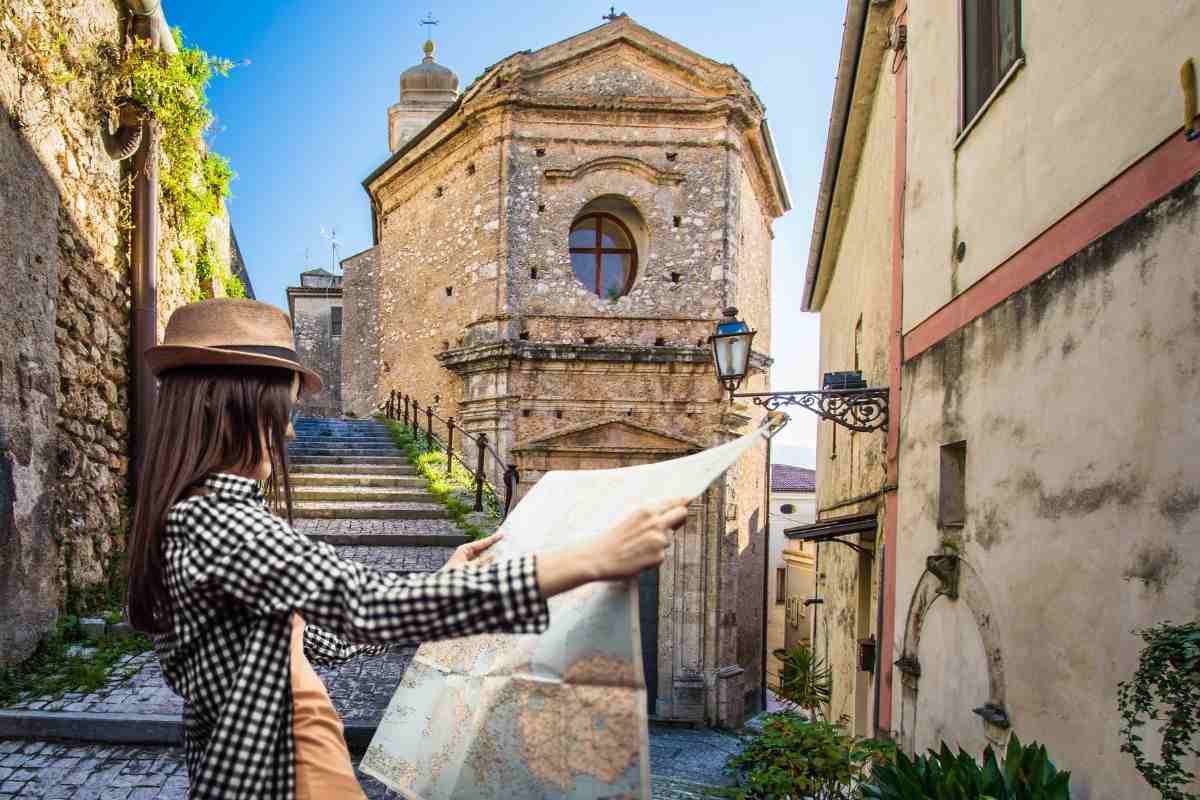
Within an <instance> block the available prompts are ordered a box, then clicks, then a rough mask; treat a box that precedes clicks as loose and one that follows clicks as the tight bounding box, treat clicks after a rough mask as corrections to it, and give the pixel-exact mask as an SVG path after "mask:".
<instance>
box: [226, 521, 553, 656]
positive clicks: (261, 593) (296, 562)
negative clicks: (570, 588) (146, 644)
mask: <svg viewBox="0 0 1200 800" xmlns="http://www.w3.org/2000/svg"><path fill="white" fill-rule="evenodd" d="M234 519H236V523H235V522H234ZM225 522H226V524H227V525H231V526H233V527H234V528H239V529H241V530H240V531H238V534H239V535H237V536H236V537H233V538H231V539H227V540H226V541H225V544H224V546H221V547H217V548H214V549H213V551H212V552H211V557H210V558H207V559H206V561H207V568H205V569H204V571H205V572H206V573H207V575H206V576H205V577H206V578H207V581H208V582H209V583H210V584H211V585H213V586H214V587H216V588H217V589H218V590H219V591H221V592H223V593H225V594H227V595H229V596H231V597H232V598H234V599H236V600H237V601H238V602H240V603H242V604H243V605H245V606H247V607H249V608H251V609H253V610H255V611H257V612H259V613H263V614H273V613H282V612H291V611H298V612H299V613H300V615H301V616H302V617H304V619H305V621H306V622H310V623H312V624H314V625H317V626H320V627H322V628H324V629H325V630H326V631H328V632H329V633H331V634H333V635H334V636H336V637H339V638H342V639H345V640H346V641H347V642H350V643H354V644H366V645H387V644H400V643H419V642H422V641H429V640H435V639H447V638H452V637H456V636H469V635H471V634H477V633H489V632H490V633H541V632H542V631H543V630H545V629H546V626H547V625H548V624H549V622H550V612H549V609H548V608H547V606H546V601H545V598H543V597H542V594H541V590H540V589H539V588H538V583H537V562H536V557H535V556H533V555H525V556H521V557H519V558H514V559H511V560H506V561H496V562H492V563H491V564H488V565H486V566H483V567H476V566H470V565H468V566H465V567H463V568H460V569H451V570H442V571H440V572H433V573H413V574H410V575H400V574H392V573H383V572H377V571H375V570H372V569H369V568H368V567H366V566H364V565H363V564H360V563H358V562H355V561H348V560H345V559H342V558H340V557H339V556H338V555H337V551H335V550H334V549H333V548H332V547H330V546H329V545H328V544H325V543H323V542H313V541H311V540H310V539H308V538H307V537H305V536H302V535H300V534H298V533H296V532H295V531H293V530H292V528H291V527H290V526H289V525H288V524H287V523H286V522H284V521H283V520H281V519H280V518H278V517H276V516H274V515H273V514H271V513H270V512H269V511H267V510H266V508H264V507H262V506H261V505H260V504H252V503H246V504H245V505H244V506H242V507H241V508H239V509H238V510H237V511H236V512H235V513H234V515H233V519H226V520H225ZM222 538H224V537H222Z"/></svg>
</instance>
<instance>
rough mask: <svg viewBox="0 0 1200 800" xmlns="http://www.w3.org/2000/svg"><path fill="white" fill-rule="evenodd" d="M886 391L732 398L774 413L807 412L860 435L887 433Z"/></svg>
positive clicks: (848, 390)
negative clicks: (793, 408)
mask: <svg viewBox="0 0 1200 800" xmlns="http://www.w3.org/2000/svg"><path fill="white" fill-rule="evenodd" d="M888 392H889V390H888V389H886V388H868V389H836V390H814V391H809V392H754V393H749V394H739V395H735V397H738V398H749V399H751V400H752V401H753V402H754V405H756V406H762V407H763V408H765V409H767V410H768V411H774V410H775V409H777V408H779V407H780V406H800V407H801V408H807V409H808V410H809V411H811V412H813V413H814V414H816V415H817V416H818V417H821V418H822V419H827V420H830V421H831V422H835V423H837V424H838V425H841V426H842V427H844V428H849V429H850V430H852V431H859V432H860V433H869V432H870V431H874V430H880V429H882V430H887V426H888Z"/></svg>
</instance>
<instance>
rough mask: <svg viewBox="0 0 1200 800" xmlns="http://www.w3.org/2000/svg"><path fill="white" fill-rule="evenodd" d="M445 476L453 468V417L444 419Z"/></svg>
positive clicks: (447, 475) (448, 475) (448, 474)
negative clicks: (445, 431)
mask: <svg viewBox="0 0 1200 800" xmlns="http://www.w3.org/2000/svg"><path fill="white" fill-rule="evenodd" d="M446 429H447V431H448V433H447V434H446V477H447V478H449V477H450V473H451V472H452V471H453V470H454V417H451V418H450V419H448V420H446Z"/></svg>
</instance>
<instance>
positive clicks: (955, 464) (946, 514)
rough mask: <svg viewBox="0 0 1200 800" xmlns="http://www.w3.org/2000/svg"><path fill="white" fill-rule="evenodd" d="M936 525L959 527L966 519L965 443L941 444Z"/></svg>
mask: <svg viewBox="0 0 1200 800" xmlns="http://www.w3.org/2000/svg"><path fill="white" fill-rule="evenodd" d="M941 470H942V474H941V479H940V481H939V487H938V525H940V526H941V527H943V528H961V527H962V526H963V524H964V523H965V522H966V519H967V443H966V442H955V443H954V444H947V445H942V459H941Z"/></svg>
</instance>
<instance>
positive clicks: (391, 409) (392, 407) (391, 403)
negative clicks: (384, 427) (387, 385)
mask: <svg viewBox="0 0 1200 800" xmlns="http://www.w3.org/2000/svg"><path fill="white" fill-rule="evenodd" d="M395 418H396V390H395V389H392V394H391V397H390V399H389V400H388V419H395Z"/></svg>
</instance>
